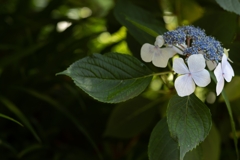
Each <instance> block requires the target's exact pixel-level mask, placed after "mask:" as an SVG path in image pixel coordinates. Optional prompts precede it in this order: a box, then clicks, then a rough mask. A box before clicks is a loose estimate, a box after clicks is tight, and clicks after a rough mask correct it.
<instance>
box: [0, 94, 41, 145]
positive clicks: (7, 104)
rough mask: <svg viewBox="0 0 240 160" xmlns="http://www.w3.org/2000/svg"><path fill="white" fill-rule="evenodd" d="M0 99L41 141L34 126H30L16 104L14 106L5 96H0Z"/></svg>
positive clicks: (39, 140)
mask: <svg viewBox="0 0 240 160" xmlns="http://www.w3.org/2000/svg"><path fill="white" fill-rule="evenodd" d="M0 101H1V102H2V103H3V104H4V105H5V106H6V107H7V108H8V109H9V110H10V111H11V112H12V113H14V114H15V115H16V116H17V117H18V118H19V119H20V120H21V121H22V123H23V124H24V125H25V126H26V127H27V128H28V129H29V130H30V131H31V132H32V134H33V135H34V137H35V138H36V139H37V141H38V142H41V139H40V138H39V136H38V134H37V132H36V131H35V130H34V128H33V127H32V125H31V123H30V122H29V121H28V119H27V118H26V117H25V115H24V114H23V113H22V112H21V111H20V110H19V109H18V108H17V106H15V105H14V104H13V103H12V102H11V101H9V100H8V99H7V98H5V97H2V96H0Z"/></svg>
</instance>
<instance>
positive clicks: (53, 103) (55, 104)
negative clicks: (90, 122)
mask: <svg viewBox="0 0 240 160" xmlns="http://www.w3.org/2000/svg"><path fill="white" fill-rule="evenodd" d="M21 90H22V91H25V92H26V93H28V94H30V95H32V96H34V97H36V98H38V99H40V100H42V101H45V102H47V103H49V104H50V105H51V106H53V107H54V108H55V109H56V110H58V111H60V112H62V113H63V115H65V116H66V117H67V118H68V119H69V120H70V121H71V122H72V123H73V124H74V125H75V126H76V127H77V129H78V130H79V131H80V132H81V133H82V134H83V135H84V136H85V137H86V139H87V140H88V141H89V143H90V144H91V145H92V147H93V148H94V149H95V151H96V153H97V155H98V157H99V159H100V160H103V158H102V155H101V152H100V151H99V149H98V147H97V145H96V143H95V142H94V140H93V139H92V137H91V136H90V135H89V133H88V132H87V130H86V129H85V128H84V127H83V126H82V125H81V123H80V122H79V120H78V119H77V118H76V117H75V116H74V115H73V114H72V113H71V112H69V111H68V110H67V109H66V108H65V107H64V106H63V105H61V104H60V103H59V102H57V101H55V100H54V99H52V98H51V97H49V96H46V95H45V94H41V93H39V92H36V91H34V90H31V89H25V88H23V89H21Z"/></svg>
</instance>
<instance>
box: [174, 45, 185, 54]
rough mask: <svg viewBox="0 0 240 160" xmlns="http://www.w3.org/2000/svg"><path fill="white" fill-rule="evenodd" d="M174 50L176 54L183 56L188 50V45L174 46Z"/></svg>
mask: <svg viewBox="0 0 240 160" xmlns="http://www.w3.org/2000/svg"><path fill="white" fill-rule="evenodd" d="M172 48H173V49H174V50H175V52H177V53H178V54H181V55H182V54H183V51H184V50H185V49H186V48H187V45H186V44H181V45H178V44H177V45H176V46H172Z"/></svg>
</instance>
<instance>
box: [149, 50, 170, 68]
mask: <svg viewBox="0 0 240 160" xmlns="http://www.w3.org/2000/svg"><path fill="white" fill-rule="evenodd" d="M168 60H169V55H168V54H163V53H162V49H160V48H159V49H158V50H156V52H155V53H154V54H153V60H152V63H153V65H155V66H156V67H161V68H164V67H166V66H167V63H168Z"/></svg>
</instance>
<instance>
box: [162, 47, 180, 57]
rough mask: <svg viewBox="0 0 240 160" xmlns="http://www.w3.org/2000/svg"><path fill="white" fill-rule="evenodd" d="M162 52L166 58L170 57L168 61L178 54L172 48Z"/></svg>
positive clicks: (164, 49)
mask: <svg viewBox="0 0 240 160" xmlns="http://www.w3.org/2000/svg"><path fill="white" fill-rule="evenodd" d="M161 51H162V54H163V55H164V56H165V57H168V59H169V58H172V57H173V56H174V55H175V54H176V51H175V50H174V49H173V48H172V47H166V48H161Z"/></svg>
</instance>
